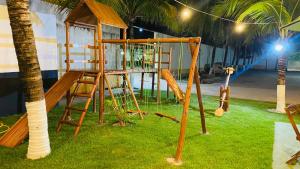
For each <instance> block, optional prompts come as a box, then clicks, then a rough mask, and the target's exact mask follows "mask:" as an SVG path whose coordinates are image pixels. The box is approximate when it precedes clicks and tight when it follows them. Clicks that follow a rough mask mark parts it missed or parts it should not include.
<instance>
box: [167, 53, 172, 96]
mask: <svg viewBox="0 0 300 169" xmlns="http://www.w3.org/2000/svg"><path fill="white" fill-rule="evenodd" d="M168 63H169V64H168V69H169V71H170V72H171V63H172V48H170V49H169V58H168ZM169 97H170V88H169V85H168V86H167V98H169Z"/></svg>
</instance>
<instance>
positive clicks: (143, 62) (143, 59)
mask: <svg viewBox="0 0 300 169" xmlns="http://www.w3.org/2000/svg"><path fill="white" fill-rule="evenodd" d="M145 55H146V48H145V46H144V47H143V55H142V69H145ZM144 77H145V73H144V72H142V77H141V91H140V99H143V97H144Z"/></svg>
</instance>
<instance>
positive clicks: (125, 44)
mask: <svg viewBox="0 0 300 169" xmlns="http://www.w3.org/2000/svg"><path fill="white" fill-rule="evenodd" d="M126 39H127V31H126V29H123V40H126ZM123 51H124V55H123V70H126V55H127V43H126V41H124V43H123ZM122 86H123V94H124V96H126V94H127V93H126V78H125V76H123V84H122ZM122 107H123V108H124V109H125V110H126V97H123V99H122Z"/></svg>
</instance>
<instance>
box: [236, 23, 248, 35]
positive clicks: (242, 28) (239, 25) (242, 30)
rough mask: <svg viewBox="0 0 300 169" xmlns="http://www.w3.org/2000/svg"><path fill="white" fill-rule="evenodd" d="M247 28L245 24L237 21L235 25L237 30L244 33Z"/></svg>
mask: <svg viewBox="0 0 300 169" xmlns="http://www.w3.org/2000/svg"><path fill="white" fill-rule="evenodd" d="M245 28H246V26H245V24H241V23H237V24H236V25H235V32H237V33H242V32H244V30H245Z"/></svg>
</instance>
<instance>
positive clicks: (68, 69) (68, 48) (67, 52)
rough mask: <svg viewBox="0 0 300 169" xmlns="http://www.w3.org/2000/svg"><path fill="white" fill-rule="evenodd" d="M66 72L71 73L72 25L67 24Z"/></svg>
mask: <svg viewBox="0 0 300 169" xmlns="http://www.w3.org/2000/svg"><path fill="white" fill-rule="evenodd" d="M65 46H66V64H67V66H66V72H68V71H70V23H69V22H66V45H65Z"/></svg>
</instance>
